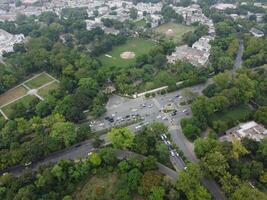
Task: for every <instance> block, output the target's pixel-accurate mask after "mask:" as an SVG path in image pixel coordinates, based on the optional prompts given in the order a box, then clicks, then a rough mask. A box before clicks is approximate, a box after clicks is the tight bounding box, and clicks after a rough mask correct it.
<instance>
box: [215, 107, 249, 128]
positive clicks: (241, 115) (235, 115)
mask: <svg viewBox="0 0 267 200" xmlns="http://www.w3.org/2000/svg"><path fill="white" fill-rule="evenodd" d="M251 113H252V109H251V108H250V107H249V106H248V105H240V106H238V107H234V108H230V109H228V110H226V111H224V112H219V113H215V114H214V115H213V117H212V121H217V120H221V121H225V122H226V123H228V124H232V123H233V124H235V123H236V122H241V121H244V120H245V119H246V118H248V117H249V115H250V114H251Z"/></svg>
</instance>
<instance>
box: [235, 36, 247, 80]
mask: <svg viewBox="0 0 267 200" xmlns="http://www.w3.org/2000/svg"><path fill="white" fill-rule="evenodd" d="M238 42H239V48H238V51H237V55H236V59H235V62H234V67H233V70H232V73H233V75H234V74H235V73H236V70H237V69H239V68H240V67H241V66H242V62H243V59H242V56H243V52H244V41H243V39H242V38H241V36H240V35H238Z"/></svg>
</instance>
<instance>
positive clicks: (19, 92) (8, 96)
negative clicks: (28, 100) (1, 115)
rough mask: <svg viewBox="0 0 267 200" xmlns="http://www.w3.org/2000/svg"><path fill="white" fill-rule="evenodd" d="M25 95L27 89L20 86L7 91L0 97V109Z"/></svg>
mask: <svg viewBox="0 0 267 200" xmlns="http://www.w3.org/2000/svg"><path fill="white" fill-rule="evenodd" d="M25 94H27V89H26V88H25V87H23V86H22V85H21V86H19V87H16V88H13V89H11V90H9V91H7V92H6V93H4V94H2V95H0V107H1V106H3V105H5V104H7V103H8V102H11V101H13V100H15V99H17V98H19V97H21V96H23V95H25Z"/></svg>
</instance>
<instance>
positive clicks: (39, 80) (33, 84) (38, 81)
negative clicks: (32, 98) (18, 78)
mask: <svg viewBox="0 0 267 200" xmlns="http://www.w3.org/2000/svg"><path fill="white" fill-rule="evenodd" d="M51 81H53V79H52V78H51V77H49V76H47V75H46V74H44V73H41V74H40V75H39V76H37V77H36V78H34V79H32V80H30V81H27V82H26V83H25V85H27V86H28V87H29V88H31V89H34V88H39V87H41V86H42V85H44V84H46V83H49V82H51Z"/></svg>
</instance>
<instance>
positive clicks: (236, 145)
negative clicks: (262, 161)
mask: <svg viewBox="0 0 267 200" xmlns="http://www.w3.org/2000/svg"><path fill="white" fill-rule="evenodd" d="M232 144H233V149H232V157H233V158H234V159H236V160H238V159H239V157H240V156H243V155H246V154H248V153H249V151H248V150H247V149H246V147H244V146H243V144H242V143H241V141H240V140H238V139H234V140H233V142H232Z"/></svg>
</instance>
